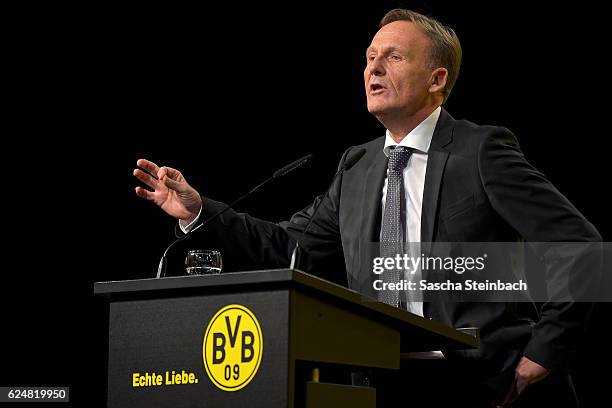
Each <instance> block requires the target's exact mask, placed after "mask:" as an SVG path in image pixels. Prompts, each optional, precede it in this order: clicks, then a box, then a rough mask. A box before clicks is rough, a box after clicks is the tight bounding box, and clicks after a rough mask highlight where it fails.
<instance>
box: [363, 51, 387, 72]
mask: <svg viewBox="0 0 612 408" xmlns="http://www.w3.org/2000/svg"><path fill="white" fill-rule="evenodd" d="M383 61H384V59H383V58H382V56H380V55H378V56H376V57H375V58H374V59H372V60H370V61H369V62H368V65H367V67H366V70H367V71H368V73H369V74H370V75H373V76H380V75H384V74H385V67H384V64H383Z"/></svg>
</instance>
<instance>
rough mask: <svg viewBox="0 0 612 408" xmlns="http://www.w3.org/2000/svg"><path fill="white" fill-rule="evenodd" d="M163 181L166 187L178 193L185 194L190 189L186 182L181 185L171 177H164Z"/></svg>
mask: <svg viewBox="0 0 612 408" xmlns="http://www.w3.org/2000/svg"><path fill="white" fill-rule="evenodd" d="M161 180H162V183H164V185H165V186H166V187H168V188H169V189H171V190H174V191H176V192H178V193H184V192H186V191H187V189H188V186H187V183H185V182H183V183H180V182H178V181H175V180H172V179H171V178H170V177H164V178H162V179H161Z"/></svg>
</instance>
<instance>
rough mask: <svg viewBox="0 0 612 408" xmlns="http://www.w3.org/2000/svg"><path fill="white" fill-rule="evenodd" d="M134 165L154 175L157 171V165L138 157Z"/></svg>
mask: <svg viewBox="0 0 612 408" xmlns="http://www.w3.org/2000/svg"><path fill="white" fill-rule="evenodd" d="M136 165H137V166H138V167H140V168H141V169H144V170H145V171H147V172H148V173H151V174H152V175H154V176H156V175H157V173H158V172H159V166H158V165H157V164H155V163H153V162H152V161H149V160H147V159H138V160H137V161H136Z"/></svg>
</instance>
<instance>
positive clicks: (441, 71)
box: [429, 68, 448, 93]
mask: <svg viewBox="0 0 612 408" xmlns="http://www.w3.org/2000/svg"><path fill="white" fill-rule="evenodd" d="M447 79H448V70H447V69H446V68H436V69H434V70H433V72H432V73H431V76H430V77H429V84H430V85H429V93H437V92H444V88H446V80H447Z"/></svg>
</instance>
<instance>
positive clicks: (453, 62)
mask: <svg viewBox="0 0 612 408" xmlns="http://www.w3.org/2000/svg"><path fill="white" fill-rule="evenodd" d="M460 63H461V47H460V45H459V40H458V38H457V36H456V34H455V33H454V31H453V30H452V29H450V28H448V27H445V26H444V25H442V24H441V23H439V22H437V21H435V20H433V19H431V18H428V17H425V16H423V15H420V14H418V13H414V12H412V11H408V10H399V9H398V10H393V11H391V12H389V13H388V14H387V15H386V16H385V17H384V18H383V20H382V21H381V24H380V30H379V31H378V33H377V34H376V35H375V36H374V38H373V40H372V43H371V45H370V46H369V47H368V49H367V51H366V68H365V70H364V82H365V90H366V95H367V100H368V110H369V111H370V113H372V114H373V115H374V116H376V118H377V119H378V120H379V121H380V122H381V123H382V124H383V125H384V126H385V128H386V129H387V134H386V136H384V137H380V138H378V139H375V140H373V141H371V142H369V143H366V144H364V145H361V146H355V147H351V148H349V149H348V150H347V151H346V152H345V153H344V155H343V157H342V159H341V161H340V166H342V165H343V164H344V162H345V161H346V160H347V158H350V157H351V155H352V154H354V153H355V152H357V151H359V150H361V149H365V155H364V156H363V157H362V158H361V159H360V160H359V161H358V162H357V163H356V164H355V165H354V166H353V167H352V168H350V169H348V170H347V171H346V172H344V174H342V176H341V177H339V178H338V179H337V180H336V181H335V183H334V184H333V186H332V188H331V190H330V191H329V194H327V195H324V196H321V197H317V199H316V200H315V203H314V204H313V205H311V206H309V207H307V208H306V209H304V210H303V211H301V212H299V213H297V214H295V215H294V216H293V217H292V218H291V220H290V221H288V222H283V223H280V224H275V223H270V222H266V221H263V220H259V219H256V218H253V217H250V216H249V215H246V214H238V213H235V212H233V211H228V212H227V213H225V214H224V215H222V216H221V217H220V218H219V219H218V220H217V221H215V222H213V223H211V224H209V226H208V230H207V233H206V234H202V238H203V239H206V240H208V241H209V242H214V244H215V245H216V246H221V247H223V248H224V249H225V250H226V252H228V253H230V255H229V256H227V257H226V258H234V257H236V258H238V257H240V258H241V259H244V260H245V265H246V264H248V265H250V266H251V267H253V266H257V267H286V266H287V265H288V263H289V259H290V256H291V252H292V249H293V247H294V245H295V242H296V240H297V239H298V237H299V236H300V234H301V233H302V231H303V229H304V226H305V225H306V223H307V222H308V220H309V219H310V218H311V216H312V214H313V211H314V207H315V205H316V204H318V203H319V202H320V204H321V207H320V209H319V212H318V214H317V215H316V217H315V218H314V219H313V221H312V226H311V228H310V229H309V231H308V233H307V234H305V235H304V237H303V238H302V239H300V245H301V247H302V248H303V250H304V257H303V258H302V260H301V263H300V269H303V270H305V271H307V272H311V273H315V274H318V275H321V276H323V277H324V278H326V279H329V280H332V281H335V282H338V283H342V284H345V285H348V286H349V287H350V288H352V289H355V290H357V291H359V292H361V293H363V294H364V295H366V296H370V297H372V298H374V299H376V298H379V299H380V294H378V293H376V292H375V291H374V290H373V286H372V281H373V279H374V276H373V274H372V251H371V249H372V248H373V243H376V247H378V243H379V242H380V241H385V240H394V239H395V238H397V237H399V238H400V240H401V241H403V242H422V243H427V242H508V241H516V240H520V239H524V240H527V241H535V242H549V241H553V242H556V241H561V242H564V241H565V242H575V241H599V240H601V237H600V236H599V234H598V232H597V230H596V229H595V228H594V227H593V226H592V225H591V224H590V223H589V222H588V221H587V220H586V219H585V218H584V217H583V216H582V215H581V214H580V213H579V212H578V210H577V209H576V208H575V207H574V206H573V205H572V204H571V203H570V202H569V201H568V200H567V199H566V198H565V197H564V196H563V195H562V194H561V193H559V191H557V190H556V189H555V187H554V186H553V185H552V184H551V183H550V182H549V181H548V180H547V179H546V178H545V177H544V176H543V175H542V174H541V173H539V172H538V171H537V170H536V169H535V168H533V167H532V166H531V165H530V164H529V163H528V162H527V161H526V160H525V158H524V156H523V154H522V152H521V150H520V148H519V145H518V142H517V141H516V139H515V137H514V136H513V135H512V133H511V132H510V131H508V130H507V129H505V128H499V127H493V126H478V125H475V124H473V123H470V122H467V121H457V120H455V119H453V118H452V117H451V115H450V114H448V113H447V112H446V111H445V110H444V109H443V108H441V105H442V104H443V103H444V101H445V100H446V98H447V97H448V95H449V94H450V91H451V89H452V87H453V85H454V83H455V81H456V79H457V77H458V73H459V66H460ZM137 164H138V166H139V167H140V169H136V170H135V171H134V174H135V176H136V177H137V178H138V179H139V180H141V181H142V182H144V183H145V184H146V185H148V186H149V187H151V188H152V189H153V191H149V190H146V189H144V188H142V187H137V188H136V193H137V194H138V195H139V196H140V197H143V198H146V199H149V200H151V201H153V202H155V203H156V204H157V205H159V206H160V207H161V208H162V209H163V210H165V211H166V212H167V213H168V214H170V215H172V216H173V217H175V218H177V219H179V224H180V227H181V229H182V230H183V232H186V231H188V230H189V229H190V228H192V227H193V225H194V224H195V223H197V220H200V219H206V218H208V217H209V216H211V215H212V214H214V213H216V212H217V211H218V210H219V209H220V208H222V205H223V204H221V203H218V202H215V201H213V200H210V199H208V198H203V197H201V196H200V194H198V192H197V191H196V190H195V189H193V188H192V187H191V186H190V185H189V184H188V183H187V182H186V180H185V179H184V178H183V176H182V175H181V173H180V172H179V171H177V170H175V169H172V168H169V167H161V168H160V167H158V166H157V165H155V164H154V163H152V162H150V161H147V160H144V159H141V160H139V161H138V163H137ZM394 166H397V168H396V167H394ZM392 167H393V168H392ZM394 212H395V213H394ZM394 217H395V218H394ZM392 220H395V221H392ZM393 237H395V238H393ZM231 254H235V256H233V255H231ZM338 272H339V273H338ZM330 273H338V274H337V275H330ZM424 300H425V302H423V301H419V300H410V299H408V300H407V301H405V302H402V301H400V300H398V299H395V300H391V301H387V300H383V301H386V302H388V303H389V302H395V303H392V304H394V305H395V306H398V307H404V308H407V309H408V310H409V311H411V312H413V313H417V314H420V315H422V316H425V317H428V318H432V319H435V320H437V321H440V322H442V323H444V324H447V325H449V326H452V327H466V326H476V327H478V328H480V336H481V347H480V348H479V349H478V350H475V351H473V352H463V353H461V352H455V353H453V352H450V351H445V356H446V358H447V359H448V360H450V361H453V362H458V367H460V370H459V372H460V373H467V372H470V373H471V374H472V375H473V377H472V378H470V381H463V382H460V384H461V386H462V387H467V388H463V389H459V388H457V390H459V391H458V392H460V393H463V394H464V396H466V398H462V399H461V398H459V397H461V396H458V395H453V398H454V399H455V400H456V401H458V400H461V401H465V402H463V403H464V404H470V406H476V405H482V406H487V405H489V404H493V403H498V404H500V405H506V404H509V403H511V402H512V401H515V402H514V403H513V405H512V406H514V404H524V405H525V406H531V405H529V404H542V403H544V402H546V401H548V403H549V404H553V405H551V406H562V405H561V404H563V406H566V405H567V406H575V405H576V398H575V395H574V393H573V388H572V386H571V380H570V379H569V375H568V373H567V370H568V368H569V364H570V361H571V355H572V352H573V351H574V349H575V347H576V341H577V337H578V335H579V334H580V333H581V331H582V330H583V329H584V326H585V324H586V321H587V319H588V315H589V312H590V307H589V306H588V305H587V304H578V303H571V302H564V303H553V302H548V303H545V304H544V305H543V306H542V307H541V308H540V310H539V315H538V314H537V313H534V311H535V309H534V308H533V305H532V304H529V303H525V304H523V303H522V304H515V303H507V302H497V303H495V302H491V303H461V304H458V303H454V302H448V301H446V300H445V299H444V297H432V298H427V299H424ZM413 374H414V373H413ZM509 374H510V377H508V375H509ZM547 377H548V378H547ZM545 378H546V379H545ZM469 387H472V388H469ZM553 387H555V388H556V391H555V395H550V396H546V395H545V394H546V392H548V390H550V389H552V388H553ZM526 389H529V391H528V392H526V393H525V397H524V398H518V399H517V397H518V396H519V395H521V394H522V393H523V391H525V390H526ZM532 389H533V390H534V391H532ZM474 394H476V395H474ZM549 397H550V398H553V399H554V398H555V397H556V399H555V400H554V401H555V402H551V401H553V399H550V398H549ZM458 398H459V399H458ZM546 398H548V399H546ZM467 401H470V402H467ZM536 401H537V402H536ZM459 404H461V403H459ZM516 406H518V405H516Z"/></svg>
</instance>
